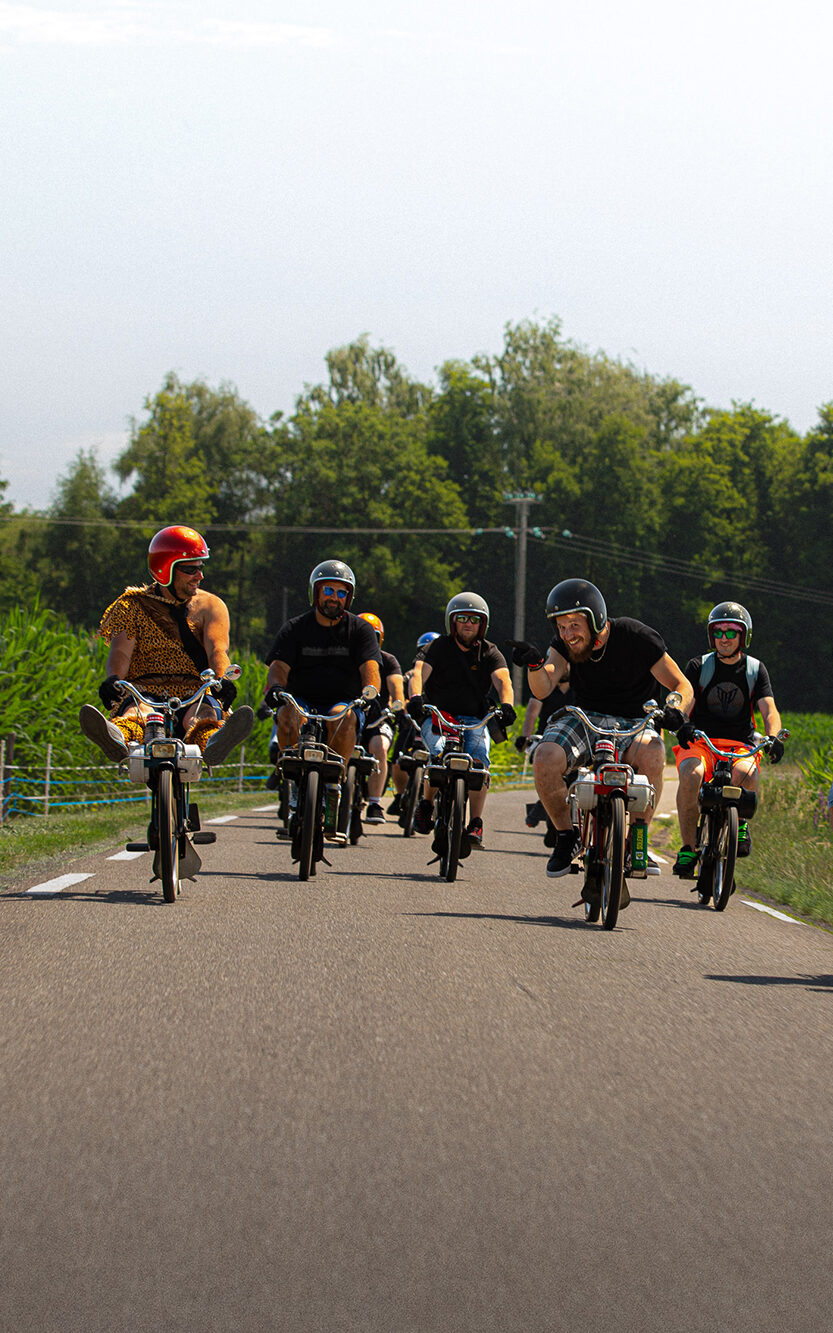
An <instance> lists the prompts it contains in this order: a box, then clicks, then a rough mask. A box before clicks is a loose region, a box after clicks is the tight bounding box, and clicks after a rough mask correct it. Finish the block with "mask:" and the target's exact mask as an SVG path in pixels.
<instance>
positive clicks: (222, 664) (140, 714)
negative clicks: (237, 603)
mask: <svg viewBox="0 0 833 1333" xmlns="http://www.w3.org/2000/svg"><path fill="white" fill-rule="evenodd" d="M208 556H209V551H208V547H207V546H206V543H205V538H204V537H201V536H200V534H199V533H198V532H196V531H195V530H194V529H193V528H188V527H183V526H181V525H175V526H173V527H168V528H162V529H161V531H160V532H157V534H156V536H155V537H154V538H153V540H152V541H151V543H150V546H149V547H148V569H149V570H150V573H151V574H152V575H153V582H152V583H148V584H144V585H143V586H142V587H130V588H125V590H124V592H123V593H122V594H121V596H120V597H117V598H116V600H115V602H113V603H112V605H110V606H108V608H107V610H106V611H105V612H104V615H103V616H102V618H101V628H100V630H99V633H100V635H101V637H102V638H103V639H106V640H107V641H108V642H109V644H110V653H109V656H108V658H107V668H106V670H107V678H106V680H104V681H102V683H101V685H100V686H99V689H98V693H99V696H100V698H101V702H102V703H103V704H104V705H105V706H106V707H107V708H109V709H110V716H109V717H105V716H104V714H103V713H100V712H99V711H98V709H97V708H93V706H92V704H84V707H83V708H82V709H81V712H80V715H79V719H78V720H79V722H80V725H81V730H82V731H83V732H84V735H85V736H87V737H88V738H89V739H90V740H91V741H94V742H95V744H96V745H97V746H98V747H99V749H100V750H102V751H103V753H104V754H105V755H106V756H107V758H108V759H113V760H115V761H117V762H118V761H119V760H122V759H126V758H127V752H128V748H127V747H128V744H129V743H130V742H131V741H141V740H142V739H143V737H144V734H145V718H146V717H147V715H148V713H151V712H153V708H152V706H150V705H146V704H137V703H136V701H135V700H134V699H133V698H132V696H127V697H126V698H125V697H123V695H122V693H121V691H120V690H119V689H118V688H117V686H116V681H118V680H130V681H133V682H135V685H136V688H137V689H139V690H141V692H142V694H145V695H147V696H148V697H149V698H151V699H156V700H160V701H163V700H167V699H171V698H173V697H175V696H176V697H179V698H180V699H187V698H189V697H190V696H191V695H193V694H196V692H197V690H198V689H199V688H200V684H201V681H200V672H201V671H205V670H206V668H207V667H210V668H211V669H212V671H213V672H214V674H215V675H216V676H217V677H218V680H217V683H216V684H215V685H212V687H211V690H210V691H209V693H208V694H206V695H205V696H204V698H203V699H202V700H201V702H200V703H198V704H195V705H192V706H191V707H190V708H187V709H181V710H180V712H179V713H178V714H177V724H176V728H177V729H176V734H177V735H178V736H179V737H180V738H182V739H183V740H185V741H186V743H188V744H192V745H198V746H199V748H200V750H201V751H202V753H203V757H204V759H205V761H206V763H207V764H209V765H210V764H222V763H223V762H224V760H226V759H228V757H229V755H230V754H231V752H232V750H233V749H234V748H235V747H236V746H237V745H239V744H240V742H241V741H244V740H245V739H246V737H247V736H248V735H249V732H250V731H251V729H252V724H253V722H254V713H253V712H252V710H251V708H249V707H248V706H247V705H244V706H243V707H242V708H238V709H236V710H235V712H233V713H232V712H231V703H232V700H233V699H234V697H235V695H236V694H237V686H236V685H235V684H234V683H233V681H230V680H223V679H221V678H222V676H223V675H224V674H225V672H226V671H227V670H228V668H229V655H228V647H229V614H228V608H227V607H226V604H225V602H223V601H221V600H220V598H219V597H215V595H214V594H213V593H210V592H206V591H205V590H204V589H203V588H202V587H201V586H200V585H201V583H202V579H203V567H204V565H205V562H206V560H207V559H208Z"/></svg>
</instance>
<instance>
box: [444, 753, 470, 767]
mask: <svg viewBox="0 0 833 1333" xmlns="http://www.w3.org/2000/svg"><path fill="white" fill-rule="evenodd" d="M448 767H449V768H471V759H470V758H469V756H468V755H467V754H456V755H453V756H452V758H451V759H449V761H448Z"/></svg>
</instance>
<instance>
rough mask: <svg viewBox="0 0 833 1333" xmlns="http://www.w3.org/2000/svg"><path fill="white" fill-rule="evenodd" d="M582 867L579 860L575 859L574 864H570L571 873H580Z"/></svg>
mask: <svg viewBox="0 0 833 1333" xmlns="http://www.w3.org/2000/svg"><path fill="white" fill-rule="evenodd" d="M581 869H582V867H581V866H580V865H579V863H578V861H574V862H573V864H572V865H571V866H570V874H571V875H578V874H579V872H580V871H581Z"/></svg>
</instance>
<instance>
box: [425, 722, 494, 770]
mask: <svg viewBox="0 0 833 1333" xmlns="http://www.w3.org/2000/svg"><path fill="white" fill-rule="evenodd" d="M457 721H458V722H462V723H463V725H464V726H467V727H469V726H471V725H472V723H474V722H480V721H482V719H481V718H479V717H471V716H470V715H469V714H461V716H460V717H458V718H457ZM421 732H422V739H423V741H424V742H425V748H426V750H427V751H428V753H429V754H430V756H431V758H432V759H435V758H436V756H437V755H438V754H439V753H440V750H441V749H444V748H445V747H444V746H443V744H442V742H443V737H442V736H440V735H439V734H438V733H437V732H436V731H435V730H434V723H433V720H432V719H431V718H430V717H427V718H426V719H425V721H424V722H423V724H422V727H421ZM491 743H492V738H491V736H490V735H489V729H488V727H479V728H478V729H477V731H465V732H463V749H464V751H465V752H466V754H470V755H471V757H472V759H477V760H478V761H479V762H480V763H481V764H482V765H483V767H484V768H488V767H489V748H490V746H491Z"/></svg>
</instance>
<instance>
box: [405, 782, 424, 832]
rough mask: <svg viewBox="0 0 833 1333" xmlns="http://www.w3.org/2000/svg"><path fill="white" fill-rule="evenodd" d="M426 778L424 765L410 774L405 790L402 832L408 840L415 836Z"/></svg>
mask: <svg viewBox="0 0 833 1333" xmlns="http://www.w3.org/2000/svg"><path fill="white" fill-rule="evenodd" d="M424 777H425V769H424V768H423V766H422V764H420V765H419V767H418V768H415V769H414V771H413V772H412V773H409V774H408V785H407V787H406V788H405V797H404V800H403V804H402V832H403V833H404V834H405V837H406V838H412V837H413V836H414V816H415V815H416V808H417V806H418V805H419V795H420V792H421V791H422V780H423V778H424Z"/></svg>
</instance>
